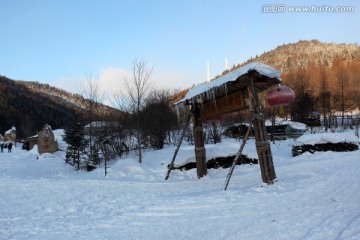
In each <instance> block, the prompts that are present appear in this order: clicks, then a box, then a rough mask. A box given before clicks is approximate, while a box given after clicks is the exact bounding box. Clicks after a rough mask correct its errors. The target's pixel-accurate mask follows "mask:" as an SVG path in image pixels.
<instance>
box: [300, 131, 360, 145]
mask: <svg viewBox="0 0 360 240" xmlns="http://www.w3.org/2000/svg"><path fill="white" fill-rule="evenodd" d="M340 142H346V143H354V144H359V139H358V138H357V137H356V136H355V134H354V133H353V132H343V133H319V134H305V135H302V136H301V137H299V138H298V139H296V144H295V145H304V144H309V145H314V144H322V143H340Z"/></svg>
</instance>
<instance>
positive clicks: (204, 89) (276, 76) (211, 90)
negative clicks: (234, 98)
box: [176, 62, 282, 104]
mask: <svg viewBox="0 0 360 240" xmlns="http://www.w3.org/2000/svg"><path fill="white" fill-rule="evenodd" d="M253 71H255V72H257V74H258V75H257V76H256V79H257V80H258V83H260V82H262V83H263V84H261V83H260V84H257V81H256V79H255V87H256V88H257V89H258V90H260V91H264V90H266V89H268V88H269V87H271V86H273V85H275V84H278V83H280V82H281V81H282V80H281V78H280V74H281V73H280V72H279V71H278V70H276V69H274V68H273V67H271V66H269V65H265V64H262V63H258V62H254V63H250V64H247V65H245V66H243V67H240V68H238V69H235V70H233V71H231V72H229V73H227V74H226V75H224V76H221V77H219V78H217V79H215V80H213V81H210V82H206V83H202V84H199V85H197V86H195V87H194V88H192V89H190V91H189V92H188V93H187V94H186V96H185V97H184V98H183V99H181V100H180V101H179V102H177V103H176V104H180V103H184V102H185V101H186V100H191V99H194V98H197V97H199V98H201V99H203V100H204V98H205V101H206V100H210V99H212V98H214V96H215V95H218V94H217V93H216V92H219V90H220V91H221V92H222V93H223V94H222V95H226V94H227V93H228V91H229V90H230V91H232V92H234V89H232V90H231V89H229V86H228V85H229V84H231V83H233V82H237V81H239V82H242V81H244V83H243V84H240V85H238V86H236V87H237V90H239V89H238V88H241V87H242V88H244V87H245V86H246V84H247V83H248V81H246V79H248V78H247V77H248V75H250V74H251V72H253ZM264 82H267V84H264ZM261 85H262V86H261Z"/></svg>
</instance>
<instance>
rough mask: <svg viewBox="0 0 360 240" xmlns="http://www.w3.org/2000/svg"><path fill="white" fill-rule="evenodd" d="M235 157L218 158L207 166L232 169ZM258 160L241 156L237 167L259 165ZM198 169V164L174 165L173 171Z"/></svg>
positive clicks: (210, 161)
mask: <svg viewBox="0 0 360 240" xmlns="http://www.w3.org/2000/svg"><path fill="white" fill-rule="evenodd" d="M234 158H235V155H234V156H228V157H217V158H212V159H210V160H209V161H207V163H206V166H207V168H208V169H210V168H215V169H217V168H220V167H221V168H229V167H231V165H232V163H233V161H234ZM258 162H259V161H258V159H256V158H249V157H247V156H246V155H243V154H241V156H240V159H239V161H238V162H237V164H236V165H241V164H258ZM169 167H170V164H169V165H168V168H169ZM193 168H196V163H195V162H190V163H187V164H184V165H181V166H176V165H174V167H173V168H172V170H173V169H179V170H181V171H187V170H190V169H193Z"/></svg>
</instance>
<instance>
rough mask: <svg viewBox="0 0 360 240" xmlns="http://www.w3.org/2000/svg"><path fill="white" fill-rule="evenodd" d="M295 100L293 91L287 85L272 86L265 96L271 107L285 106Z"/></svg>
mask: <svg viewBox="0 0 360 240" xmlns="http://www.w3.org/2000/svg"><path fill="white" fill-rule="evenodd" d="M294 100H295V92H294V91H293V90H292V89H291V88H289V87H287V86H281V85H279V86H276V87H274V88H272V89H271V90H270V91H269V92H268V94H267V97H266V102H267V104H268V105H270V106H271V107H279V106H287V105H289V104H291V103H292V102H293V101H294Z"/></svg>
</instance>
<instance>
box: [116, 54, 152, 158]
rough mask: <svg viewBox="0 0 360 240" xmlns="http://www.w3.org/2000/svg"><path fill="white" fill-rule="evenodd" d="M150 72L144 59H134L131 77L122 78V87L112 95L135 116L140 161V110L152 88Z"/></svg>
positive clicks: (118, 103)
mask: <svg viewBox="0 0 360 240" xmlns="http://www.w3.org/2000/svg"><path fill="white" fill-rule="evenodd" d="M152 72H153V68H152V67H148V62H147V61H146V60H138V59H135V60H134V61H133V63H132V75H131V77H129V78H125V79H124V89H123V90H122V91H119V92H117V93H116V94H115V95H114V100H115V102H116V104H117V105H118V106H119V107H120V108H121V109H122V110H124V111H126V112H128V113H131V114H132V115H133V116H134V117H135V118H136V140H137V148H138V151H139V162H140V163H141V161H142V153H141V143H142V139H141V126H140V111H141V109H142V108H143V107H144V104H145V101H146V98H147V97H148V95H149V93H150V92H151V90H152V86H153V82H152V80H151V76H152Z"/></svg>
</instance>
